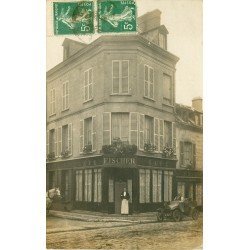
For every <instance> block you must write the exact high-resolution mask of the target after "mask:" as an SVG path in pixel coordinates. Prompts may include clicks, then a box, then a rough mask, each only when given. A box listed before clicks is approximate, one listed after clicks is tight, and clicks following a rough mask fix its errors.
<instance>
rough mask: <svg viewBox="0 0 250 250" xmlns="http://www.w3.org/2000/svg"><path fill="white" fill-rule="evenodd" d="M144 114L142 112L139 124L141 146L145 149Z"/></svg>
mask: <svg viewBox="0 0 250 250" xmlns="http://www.w3.org/2000/svg"><path fill="white" fill-rule="evenodd" d="M144 120H145V116H144V114H140V124H139V148H140V149H141V150H143V149H144Z"/></svg>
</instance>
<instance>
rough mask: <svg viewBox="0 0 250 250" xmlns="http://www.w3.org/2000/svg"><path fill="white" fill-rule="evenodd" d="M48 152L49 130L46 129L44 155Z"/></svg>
mask: <svg viewBox="0 0 250 250" xmlns="http://www.w3.org/2000/svg"><path fill="white" fill-rule="evenodd" d="M47 154H49V130H47V131H46V155H47Z"/></svg>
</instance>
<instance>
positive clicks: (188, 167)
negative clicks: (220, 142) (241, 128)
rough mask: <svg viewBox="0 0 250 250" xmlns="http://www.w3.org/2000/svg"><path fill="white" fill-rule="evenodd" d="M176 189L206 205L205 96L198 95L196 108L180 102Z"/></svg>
mask: <svg viewBox="0 0 250 250" xmlns="http://www.w3.org/2000/svg"><path fill="white" fill-rule="evenodd" d="M175 111H176V155H177V158H178V162H177V165H176V172H175V173H176V175H175V180H176V189H177V192H178V193H181V194H182V195H183V196H185V197H190V198H192V199H194V200H196V201H197V204H198V205H199V206H202V200H203V198H202V196H203V195H202V173H203V157H202V156H203V111H202V99H201V98H194V99H193V100H192V107H189V106H185V105H181V104H176V105H175Z"/></svg>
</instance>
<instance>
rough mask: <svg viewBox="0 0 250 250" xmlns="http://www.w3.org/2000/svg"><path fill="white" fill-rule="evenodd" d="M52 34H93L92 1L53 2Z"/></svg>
mask: <svg viewBox="0 0 250 250" xmlns="http://www.w3.org/2000/svg"><path fill="white" fill-rule="evenodd" d="M53 12H54V13H53V14H54V34H55V35H70V34H93V33H94V3H93V2H92V1H80V2H54V3H53Z"/></svg>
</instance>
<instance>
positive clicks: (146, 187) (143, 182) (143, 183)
mask: <svg viewBox="0 0 250 250" xmlns="http://www.w3.org/2000/svg"><path fill="white" fill-rule="evenodd" d="M139 178H140V203H149V202H150V170H149V169H140V170H139Z"/></svg>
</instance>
